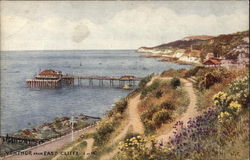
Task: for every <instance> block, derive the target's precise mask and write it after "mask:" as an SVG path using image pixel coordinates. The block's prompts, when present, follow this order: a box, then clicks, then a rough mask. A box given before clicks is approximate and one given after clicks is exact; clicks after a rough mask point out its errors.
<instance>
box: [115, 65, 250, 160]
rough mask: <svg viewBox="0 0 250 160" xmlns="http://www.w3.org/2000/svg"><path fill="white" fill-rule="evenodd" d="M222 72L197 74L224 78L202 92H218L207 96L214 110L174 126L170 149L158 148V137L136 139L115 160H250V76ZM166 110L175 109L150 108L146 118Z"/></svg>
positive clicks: (166, 105)
mask: <svg viewBox="0 0 250 160" xmlns="http://www.w3.org/2000/svg"><path fill="white" fill-rule="evenodd" d="M199 70H200V69H199ZM201 70H203V69H201ZM203 72H204V73H203ZM219 72H221V69H218V70H217V69H215V70H212V71H211V70H209V71H208V70H205V71H204V70H203V71H200V72H199V73H196V74H194V75H195V76H197V75H206V74H207V73H213V75H216V77H218V75H220V76H221V77H218V78H221V79H220V81H217V82H216V83H215V84H213V85H211V86H210V87H208V88H206V87H205V88H204V89H203V90H202V91H198V92H210V93H214V94H213V95H212V96H208V97H206V98H208V99H207V101H211V102H212V103H211V104H210V108H209V109H207V108H203V109H202V110H203V113H202V114H201V115H199V116H197V117H195V118H193V119H190V120H189V122H188V125H187V126H184V124H183V122H181V121H178V122H177V123H176V124H175V126H174V128H175V130H176V132H174V133H175V134H174V136H173V137H172V138H171V139H170V141H169V143H168V144H167V145H166V146H165V145H164V146H162V145H156V144H157V142H156V140H155V139H154V138H151V139H150V137H133V138H130V139H126V140H124V141H123V142H121V144H120V150H121V153H120V154H118V155H117V156H116V157H115V158H114V159H115V160H130V159H138V160H139V159H144V160H156V159H157V160H181V159H204V160H214V159H216V160H224V159H228V160H242V159H248V158H249V84H248V81H249V76H248V75H247V72H245V71H240V72H238V73H237V74H232V73H235V72H232V73H231V72H224V73H223V74H217V73H219ZM194 75H192V76H194ZM225 75H226V76H225ZM222 77H223V78H224V79H223V78H222ZM225 84H227V85H225ZM217 87H219V89H217ZM163 106H164V107H163ZM162 108H164V109H166V110H167V109H170V110H171V109H173V110H174V108H175V107H174V106H172V105H171V104H170V103H165V102H164V103H162V105H158V106H154V107H150V108H149V109H148V110H147V111H145V112H144V114H143V118H144V119H150V118H151V119H152V117H153V116H152V115H154V113H156V112H157V110H159V109H162ZM149 139H150V140H149Z"/></svg>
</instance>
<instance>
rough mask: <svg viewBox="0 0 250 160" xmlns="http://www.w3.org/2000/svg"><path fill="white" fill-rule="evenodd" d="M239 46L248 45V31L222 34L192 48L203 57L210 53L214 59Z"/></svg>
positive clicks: (226, 54)
mask: <svg viewBox="0 0 250 160" xmlns="http://www.w3.org/2000/svg"><path fill="white" fill-rule="evenodd" d="M239 45H249V31H243V32H237V33H233V34H222V35H219V36H217V37H214V38H212V39H209V40H207V41H204V42H203V43H202V44H200V45H198V46H194V47H197V49H201V50H202V54H203V56H205V54H206V53H209V52H212V53H214V55H215V56H216V57H220V56H222V57H225V56H228V54H230V51H232V50H233V49H234V48H236V47H237V46H239Z"/></svg>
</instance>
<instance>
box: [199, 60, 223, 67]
mask: <svg viewBox="0 0 250 160" xmlns="http://www.w3.org/2000/svg"><path fill="white" fill-rule="evenodd" d="M203 65H204V66H205V67H218V66H221V62H220V60H218V59H208V60H206V61H204V62H203Z"/></svg>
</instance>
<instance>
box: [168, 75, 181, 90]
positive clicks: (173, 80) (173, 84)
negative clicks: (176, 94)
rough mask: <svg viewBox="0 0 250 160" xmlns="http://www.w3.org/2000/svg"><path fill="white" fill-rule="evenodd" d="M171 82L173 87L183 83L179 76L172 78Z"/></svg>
mask: <svg viewBox="0 0 250 160" xmlns="http://www.w3.org/2000/svg"><path fill="white" fill-rule="evenodd" d="M170 84H171V86H172V87H173V88H177V87H178V86H180V85H181V81H180V79H179V78H176V77H174V78H172V79H171V81H170Z"/></svg>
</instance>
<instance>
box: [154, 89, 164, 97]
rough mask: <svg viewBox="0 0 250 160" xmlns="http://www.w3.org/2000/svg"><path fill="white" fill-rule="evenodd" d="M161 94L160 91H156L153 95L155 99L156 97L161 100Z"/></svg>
mask: <svg viewBox="0 0 250 160" xmlns="http://www.w3.org/2000/svg"><path fill="white" fill-rule="evenodd" d="M162 94H163V92H162V90H158V91H156V93H155V97H156V98H161V97H162Z"/></svg>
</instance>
